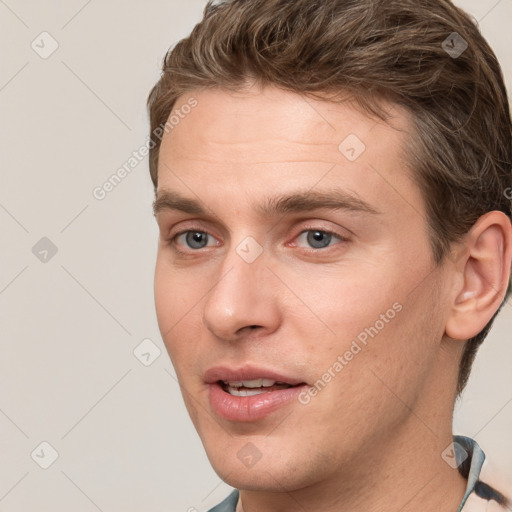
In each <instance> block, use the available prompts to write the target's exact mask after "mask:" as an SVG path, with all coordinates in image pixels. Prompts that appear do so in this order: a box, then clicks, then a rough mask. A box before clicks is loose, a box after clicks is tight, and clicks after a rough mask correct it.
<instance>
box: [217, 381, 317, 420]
mask: <svg viewBox="0 0 512 512" xmlns="http://www.w3.org/2000/svg"><path fill="white" fill-rule="evenodd" d="M209 387H210V404H211V405H212V407H213V409H214V410H215V412H216V413H217V414H218V415H219V416H222V417H223V418H225V419H227V420H230V421H256V420H260V419H262V418H265V417H266V416H269V415H270V414H272V413H273V412H275V411H277V410H279V409H281V408H282V407H284V406H286V405H287V404H289V403H291V402H293V401H294V400H295V401H298V396H299V394H300V392H301V391H302V390H303V389H305V388H306V387H307V386H306V385H305V384H304V385H301V386H294V387H291V388H286V389H278V390H275V391H268V392H265V393H260V394H259V395H254V396H234V395H230V394H229V393H228V392H226V391H224V390H223V389H222V386H221V385H220V384H219V383H218V382H216V383H213V384H210V385H209Z"/></svg>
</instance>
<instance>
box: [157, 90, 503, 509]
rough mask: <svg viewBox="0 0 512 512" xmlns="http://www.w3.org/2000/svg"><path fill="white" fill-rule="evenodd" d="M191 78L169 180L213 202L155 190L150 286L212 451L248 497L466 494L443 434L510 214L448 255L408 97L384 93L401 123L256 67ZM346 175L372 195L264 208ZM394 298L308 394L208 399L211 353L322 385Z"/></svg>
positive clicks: (165, 154) (332, 504) (299, 503)
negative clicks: (347, 204) (233, 416)
mask: <svg viewBox="0 0 512 512" xmlns="http://www.w3.org/2000/svg"><path fill="white" fill-rule="evenodd" d="M191 97H193V98H195V99H196V100H197V101H198V106H197V107H196V108H195V109H193V111H192V112H191V113H190V114H189V115H187V116H186V118H185V119H183V120H182V121H181V122H180V124H179V125H177V126H176V127H174V129H173V130H172V131H171V132H170V133H169V134H166V135H165V136H164V139H163V141H162V146H161V150H160V161H159V169H158V188H157V199H158V198H162V197H163V196H164V194H165V193H166V192H168V191H175V192H179V193H180V194H181V195H182V196H185V197H187V198H190V199H193V200H196V201H199V202H200V203H201V205H202V206H203V208H205V209H206V210H207V212H208V215H194V214H189V213H183V212H180V211H175V210H173V209H171V208H168V207H165V206H162V207H159V208H157V213H156V218H157V222H158V225H159V229H160V241H159V249H158V258H157V264H156V272H155V302H156V310H157V317H158V322H159V327H160V330H161V333H162V337H163V339H164V342H165V345H166V347H167V350H168V352H169V355H170V358H171V360H172V363H173V365H174V367H175V369H176V373H177V376H178V380H179V383H180V386H181V389H182V392H183V396H184V400H185V404H186V407H187V409H188V412H189V414H190V416H191V419H192V421H193V423H194V426H195V428H196V429H197V431H198V433H199V435H200V437H201V440H202V442H203V444H204V447H205V449H206V453H207V455H208V458H209V460H210V462H211V464H212V466H213V468H214V469H215V471H216V472H217V473H218V475H219V476H220V477H221V478H222V479H224V480H225V481H226V482H227V483H228V484H230V485H232V486H233V487H236V488H238V489H241V502H240V503H239V507H240V509H241V507H242V505H243V510H244V511H245V512H255V511H267V512H268V511H270V512H272V511H281V512H283V511H292V510H293V511H297V510H322V511H331V510H332V511H334V510H336V511H340V510H347V511H348V510H350V511H352V512H358V511H361V512H362V511H365V512H371V511H380V512H382V511H388V510H397V511H398V510H401V511H413V510H415V511H416V510H419V509H421V510H423V511H427V512H428V511H434V510H435V511H437V512H439V511H440V510H441V511H446V512H448V511H455V510H457V507H458V505H459V503H460V501H461V499H462V496H463V494H464V491H465V487H466V481H465V480H464V479H463V478H462V477H461V476H460V475H459V472H458V471H457V470H456V469H452V468H451V467H450V466H449V465H448V464H447V463H446V462H445V461H444V460H443V458H442V457H441V453H442V452H443V451H444V450H445V449H446V448H447V447H448V446H449V444H450V443H451V441H452V429H451V427H452V425H451V423H452V411H453V404H454V400H455V389H456V382H457V370H458V362H459V360H460V357H461V355H462V349H463V341H464V340H465V339H467V338H468V337H470V336H473V335H474V334H476V333H477V332H479V330H481V329H482V327H483V326H484V325H485V324H486V322H487V321H488V320H489V319H490V318H491V316H492V314H493V313H494V311H495V310H496V309H497V308H498V306H499V304H500V301H501V297H502V296H503V293H504V291H505V288H504V286H505V285H506V282H507V279H508V275H509V270H508V269H510V257H511V254H510V245H511V234H510V232H511V227H510V221H509V220H508V218H507V217H506V216H505V215H503V214H500V213H499V212H491V213H489V214H487V215H486V216H484V217H482V218H481V219H480V221H479V222H478V223H477V224H476V225H475V227H474V228H473V230H472V231H471V232H470V233H469V234H468V236H467V237H466V238H465V239H464V240H463V242H461V243H460V244H459V245H457V246H456V247H454V251H453V253H452V254H451V255H450V257H449V258H447V259H446V260H445V261H444V262H443V263H442V264H441V265H438V266H436V265H435V264H434V260H433V257H432V251H431V246H430V242H429V238H428V232H427V221H426V214H425V203H424V201H423V198H422V196H421V193H420V190H419V189H418V187H417V186H416V185H415V183H414V182H413V180H412V179H411V170H410V169H408V167H407V164H406V162H405V159H404V158H403V155H404V151H403V149H404V148H406V147H407V146H406V144H405V141H406V136H407V131H409V132H410V131H411V125H410V118H409V116H408V115H407V113H406V112H404V111H402V110H400V109H399V108H396V107H395V108H393V107H392V106H391V105H389V108H390V109H392V112H393V119H392V120H391V122H390V124H391V126H390V125H389V124H386V123H383V122H378V121H377V120H375V119H371V118H369V117H367V116H366V115H365V114H363V113H362V112H361V111H360V110H358V109H357V108H355V107H354V105H352V104H350V103H348V102H345V103H341V104H334V103H328V102H324V101H319V100H312V99H307V100H306V99H305V98H304V97H301V96H299V95H297V94H295V93H292V92H287V91H282V90H279V89H277V88H274V87H269V86H267V87H263V88H262V87H259V86H256V85H253V86H250V87H248V88H247V89H246V90H244V91H243V92H240V93H236V94H234V93H229V92H226V91H223V90H220V89H212V90H208V91H193V92H192V93H190V94H188V95H184V96H183V97H182V98H180V99H179V101H178V103H177V104H176V105H175V109H179V108H180V105H183V104H185V103H186V102H187V101H188V100H189V99H190V98H191ZM349 134H356V135H357V137H358V138H359V139H360V140H362V141H364V144H365V145H366V150H365V151H364V152H363V153H362V154H361V155H360V156H359V157H358V158H357V159H356V160H355V161H349V160H348V159H347V158H346V157H345V156H344V155H343V154H342V152H341V151H340V150H339V149H338V146H339V145H340V143H341V142H342V141H343V140H344V139H345V138H346V137H347V136H348V135H349ZM334 188H336V189H340V188H341V189H343V190H344V191H346V192H349V193H351V194H352V195H354V196H356V197H357V198H360V199H361V200H363V201H365V202H366V203H368V204H369V205H371V207H372V208H373V209H374V210H376V211H377V212H378V213H374V214H371V213H366V212H354V211H345V210H333V209H329V208H321V209H317V210H314V211H303V212H297V213H289V214H285V215H283V214H280V215H277V216H268V217H267V216H262V215H261V214H260V213H259V212H258V210H257V209H256V208H255V205H258V204H260V203H263V202H264V199H266V198H268V197H273V196H276V195H287V194H291V193H295V192H297V191H303V192H304V191H306V192H308V191H316V192H319V191H325V192H328V191H330V190H332V189H334ZM186 230H190V231H192V232H196V231H199V232H206V233H207V234H208V236H207V237H205V239H206V240H207V245H206V246H205V247H203V248H194V247H190V245H187V238H186V235H178V233H183V232H184V231H186ZM308 230H309V231H308ZM322 230H324V231H325V230H326V231H333V232H335V233H337V236H336V237H332V238H331V239H329V237H328V236H327V237H325V238H324V239H323V240H324V241H326V245H327V246H326V247H323V248H318V247H317V246H314V245H313V246H312V245H311V243H310V242H311V238H308V234H309V235H311V232H312V231H313V232H316V231H322ZM247 237H252V238H254V239H255V240H256V241H257V242H258V243H259V244H260V246H261V248H262V253H261V255H260V256H259V257H258V258H257V259H256V260H255V261H254V262H252V263H247V262H246V261H245V260H244V259H242V258H241V257H240V256H239V254H238V253H237V251H236V249H237V246H238V245H239V244H240V243H241V242H242V241H244V240H245V239H246V238H247ZM337 237H341V238H337ZM345 239H346V240H345ZM178 251H182V253H180V252H178ZM500 294H501V295H500ZM395 303H399V304H400V305H401V306H402V309H401V311H400V312H399V313H397V314H396V316H395V318H394V319H392V320H390V321H389V322H387V323H386V324H385V327H384V328H382V329H381V330H380V331H379V333H378V335H377V336H375V338H373V339H371V338H370V339H369V341H368V343H367V346H365V347H364V348H363V349H362V350H361V351H360V352H359V353H358V354H357V355H356V356H355V357H354V358H353V359H352V360H351V361H349V362H348V363H347V364H346V365H344V367H343V369H342V371H340V372H338V373H336V376H335V377H334V378H332V380H331V381H330V382H329V383H328V384H327V385H326V386H325V388H324V389H322V390H321V392H319V393H318V394H317V395H316V396H315V397H313V398H311V400H310V401H309V403H307V404H301V403H299V402H298V401H297V402H296V401H294V402H293V403H292V404H288V405H286V406H285V407H283V408H282V409H280V410H278V411H277V412H275V413H273V414H271V415H269V416H267V417H266V418H263V419H261V420H258V421H255V422H249V423H247V422H245V423H240V422H234V421H228V420H226V419H223V418H221V417H219V416H218V415H217V414H216V412H215V411H214V410H213V408H212V407H211V405H210V402H209V399H208V393H209V392H208V386H207V384H206V383H205V382H204V372H205V371H206V370H207V369H208V368H210V367H211V366H214V365H219V364H223V365H227V366H232V367H239V366H241V365H242V364H245V363H251V364H253V365H257V366H261V367H265V368H271V369H273V370H275V371H279V372H281V373H285V374H287V375H292V376H295V377H297V378H300V380H302V381H304V382H306V383H308V384H310V385H313V384H314V383H315V382H316V381H317V380H318V379H319V378H321V377H322V375H323V374H324V373H325V372H326V371H327V370H328V369H329V368H332V366H333V363H334V362H335V361H336V360H337V357H338V356H339V355H342V354H344V353H345V352H346V351H347V350H348V349H349V348H350V346H351V343H352V341H353V340H354V339H356V337H357V336H358V334H360V333H361V332H362V331H364V329H365V328H367V327H370V326H373V325H374V324H375V323H376V321H377V320H379V318H381V317H380V315H381V314H383V313H385V312H386V311H387V310H388V309H390V308H392V305H393V304H395ZM251 326H252V327H251ZM249 442H250V443H252V445H254V446H255V447H256V448H257V450H258V451H259V453H260V454H261V459H260V460H259V461H258V462H257V463H256V464H255V465H254V466H252V467H246V466H245V465H244V464H242V463H241V461H240V459H239V458H238V457H237V453H238V451H239V450H241V449H243V448H244V447H246V446H247V443H249Z"/></svg>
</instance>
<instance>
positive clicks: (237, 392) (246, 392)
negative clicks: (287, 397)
mask: <svg viewBox="0 0 512 512" xmlns="http://www.w3.org/2000/svg"><path fill="white" fill-rule="evenodd" d="M227 391H228V393H229V394H230V395H234V396H255V395H261V394H262V393H269V391H266V390H264V389H262V388H259V389H247V388H246V389H238V388H231V387H230V388H228V389H227Z"/></svg>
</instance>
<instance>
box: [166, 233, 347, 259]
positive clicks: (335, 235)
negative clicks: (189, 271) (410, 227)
mask: <svg viewBox="0 0 512 512" xmlns="http://www.w3.org/2000/svg"><path fill="white" fill-rule="evenodd" d="M313 231H319V232H320V233H324V234H325V235H330V236H332V237H333V238H336V239H338V240H339V243H346V242H349V241H350V240H349V239H348V238H347V237H345V236H343V235H341V234H340V233H337V232H335V231H331V230H329V229H321V228H319V227H317V226H304V229H302V231H301V232H300V233H298V234H297V236H295V238H294V240H295V239H296V238H298V237H299V236H301V235H303V234H304V233H308V232H313ZM187 233H202V234H205V235H207V236H209V237H212V238H215V237H214V236H213V235H211V234H210V233H208V231H205V230H204V229H202V228H188V229H185V230H183V231H180V232H178V233H175V234H174V235H172V236H171V237H170V238H169V241H168V244H169V245H171V246H172V248H173V250H174V251H175V252H176V253H177V254H179V255H182V256H190V255H191V254H193V253H200V252H201V251H202V249H205V248H201V249H189V250H187V251H182V250H180V249H178V246H177V243H176V239H177V238H178V237H180V236H181V235H185V234H187ZM334 245H337V244H334ZM332 247H333V246H331V245H329V246H327V247H325V248H313V247H311V248H309V250H307V249H306V252H308V253H319V252H324V253H325V252H327V251H328V250H329V249H330V248H332ZM302 249H303V250H304V248H302Z"/></svg>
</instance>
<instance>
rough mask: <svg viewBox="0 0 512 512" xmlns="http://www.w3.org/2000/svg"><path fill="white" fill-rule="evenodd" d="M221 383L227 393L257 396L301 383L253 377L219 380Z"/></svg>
mask: <svg viewBox="0 0 512 512" xmlns="http://www.w3.org/2000/svg"><path fill="white" fill-rule="evenodd" d="M218 383H219V385H220V386H221V388H222V389H223V391H225V392H226V393H229V394H230V395H232V396H257V395H261V394H263V393H271V392H273V391H279V390H281V389H288V388H292V387H295V386H300V385H301V384H296V385H295V386H294V385H292V384H287V383H286V382H279V381H275V380H272V379H253V380H234V381H225V380H219V381H218Z"/></svg>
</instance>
